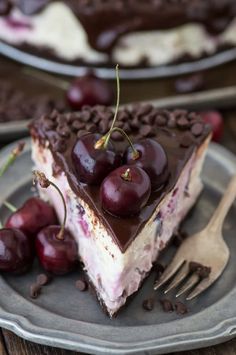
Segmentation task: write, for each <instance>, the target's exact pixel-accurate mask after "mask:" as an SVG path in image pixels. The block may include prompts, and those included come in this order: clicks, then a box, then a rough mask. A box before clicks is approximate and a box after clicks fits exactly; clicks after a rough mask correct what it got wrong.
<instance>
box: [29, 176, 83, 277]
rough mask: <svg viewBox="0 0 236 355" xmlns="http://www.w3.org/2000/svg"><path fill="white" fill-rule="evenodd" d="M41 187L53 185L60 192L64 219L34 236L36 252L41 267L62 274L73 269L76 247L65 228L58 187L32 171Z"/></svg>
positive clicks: (75, 261) (76, 254)
mask: <svg viewBox="0 0 236 355" xmlns="http://www.w3.org/2000/svg"><path fill="white" fill-rule="evenodd" d="M34 174H35V177H36V179H37V181H38V182H39V184H40V186H41V187H42V188H48V187H49V186H53V187H54V188H55V189H56V190H57V191H58V193H59V194H60V196H61V198H62V201H63V206H64V221H63V223H62V225H61V226H59V225H51V226H48V227H45V228H44V229H42V230H41V231H40V232H39V233H38V235H37V237H36V252H37V255H38V258H39V261H40V264H41V265H42V266H43V268H44V269H45V270H46V271H48V272H50V273H52V274H55V275H64V274H67V273H69V272H71V271H72V270H74V269H75V267H76V266H77V263H78V248H77V244H76V241H75V239H74V238H73V236H72V235H71V233H70V232H69V230H67V229H66V228H65V224H66V219H67V209H66V203H65V199H64V196H63V194H62V192H61V191H60V189H59V188H58V187H57V185H55V184H54V183H53V182H52V181H50V180H48V179H47V178H46V176H45V175H44V174H43V173H41V172H39V171H35V172H34Z"/></svg>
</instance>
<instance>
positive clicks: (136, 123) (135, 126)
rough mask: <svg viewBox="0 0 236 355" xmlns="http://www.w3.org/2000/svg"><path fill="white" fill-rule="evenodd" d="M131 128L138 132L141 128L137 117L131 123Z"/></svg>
mask: <svg viewBox="0 0 236 355" xmlns="http://www.w3.org/2000/svg"><path fill="white" fill-rule="evenodd" d="M130 126H131V128H133V129H134V130H136V129H138V128H139V126H140V122H139V120H138V118H137V117H134V119H132V120H131V121H130Z"/></svg>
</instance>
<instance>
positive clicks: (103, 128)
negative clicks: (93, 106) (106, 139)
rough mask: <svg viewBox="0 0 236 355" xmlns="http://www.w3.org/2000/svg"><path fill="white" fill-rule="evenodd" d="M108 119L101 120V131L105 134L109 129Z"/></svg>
mask: <svg viewBox="0 0 236 355" xmlns="http://www.w3.org/2000/svg"><path fill="white" fill-rule="evenodd" d="M108 123H109V122H108V120H105V119H103V120H101V121H100V122H99V133H101V134H104V133H106V132H107V131H108Z"/></svg>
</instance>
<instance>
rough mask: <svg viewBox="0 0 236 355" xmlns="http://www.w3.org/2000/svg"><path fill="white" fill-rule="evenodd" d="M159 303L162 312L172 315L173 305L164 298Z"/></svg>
mask: <svg viewBox="0 0 236 355" xmlns="http://www.w3.org/2000/svg"><path fill="white" fill-rule="evenodd" d="M160 303H161V306H162V309H163V311H164V312H166V313H172V312H173V311H174V306H173V303H172V302H171V301H170V300H168V299H166V298H165V299H163V300H160Z"/></svg>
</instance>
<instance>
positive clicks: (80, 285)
mask: <svg viewBox="0 0 236 355" xmlns="http://www.w3.org/2000/svg"><path fill="white" fill-rule="evenodd" d="M75 287H76V288H77V289H78V290H80V291H81V292H84V291H86V290H87V289H88V284H87V282H86V281H85V280H82V279H79V280H77V281H76V283H75Z"/></svg>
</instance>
